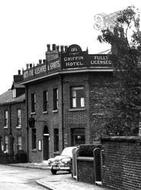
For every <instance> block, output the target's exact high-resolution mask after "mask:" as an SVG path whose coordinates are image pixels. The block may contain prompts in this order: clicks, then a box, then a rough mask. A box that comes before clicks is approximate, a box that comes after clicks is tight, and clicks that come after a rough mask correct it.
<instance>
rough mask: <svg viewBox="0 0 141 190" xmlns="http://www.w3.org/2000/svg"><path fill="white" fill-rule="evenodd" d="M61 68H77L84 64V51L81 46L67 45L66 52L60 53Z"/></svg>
mask: <svg viewBox="0 0 141 190" xmlns="http://www.w3.org/2000/svg"><path fill="white" fill-rule="evenodd" d="M61 60H62V68H64V69H67V68H79V67H84V66H86V64H85V57H84V53H83V52H82V50H81V47H80V46H78V45H76V44H74V45H71V46H69V48H68V49H67V52H66V53H63V54H62V59H61Z"/></svg>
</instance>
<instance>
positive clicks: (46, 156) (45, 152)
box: [43, 134, 49, 160]
mask: <svg viewBox="0 0 141 190" xmlns="http://www.w3.org/2000/svg"><path fill="white" fill-rule="evenodd" d="M43 159H44V160H48V159H49V135H48V136H47V135H45V134H44V136H43Z"/></svg>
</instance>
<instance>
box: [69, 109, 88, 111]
mask: <svg viewBox="0 0 141 190" xmlns="http://www.w3.org/2000/svg"><path fill="white" fill-rule="evenodd" d="M85 110H86V108H70V109H69V111H85Z"/></svg>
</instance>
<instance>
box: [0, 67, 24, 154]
mask: <svg viewBox="0 0 141 190" xmlns="http://www.w3.org/2000/svg"><path fill="white" fill-rule="evenodd" d="M21 80H23V75H21V73H20V71H19V73H18V75H14V82H13V85H12V87H11V89H9V90H8V91H6V92H5V93H3V94H1V95H0V149H1V150H2V151H3V152H4V153H8V154H10V155H13V154H14V155H15V154H16V153H17V152H18V150H24V151H25V152H26V150H27V133H26V124H27V122H26V109H25V88H24V86H23V85H20V84H19V82H20V81H21Z"/></svg>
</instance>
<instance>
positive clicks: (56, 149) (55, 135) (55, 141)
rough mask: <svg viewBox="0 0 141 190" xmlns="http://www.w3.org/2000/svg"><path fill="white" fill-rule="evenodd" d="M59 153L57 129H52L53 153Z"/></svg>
mask: <svg viewBox="0 0 141 190" xmlns="http://www.w3.org/2000/svg"><path fill="white" fill-rule="evenodd" d="M57 151H59V129H57V128H56V129H54V152H57Z"/></svg>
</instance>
